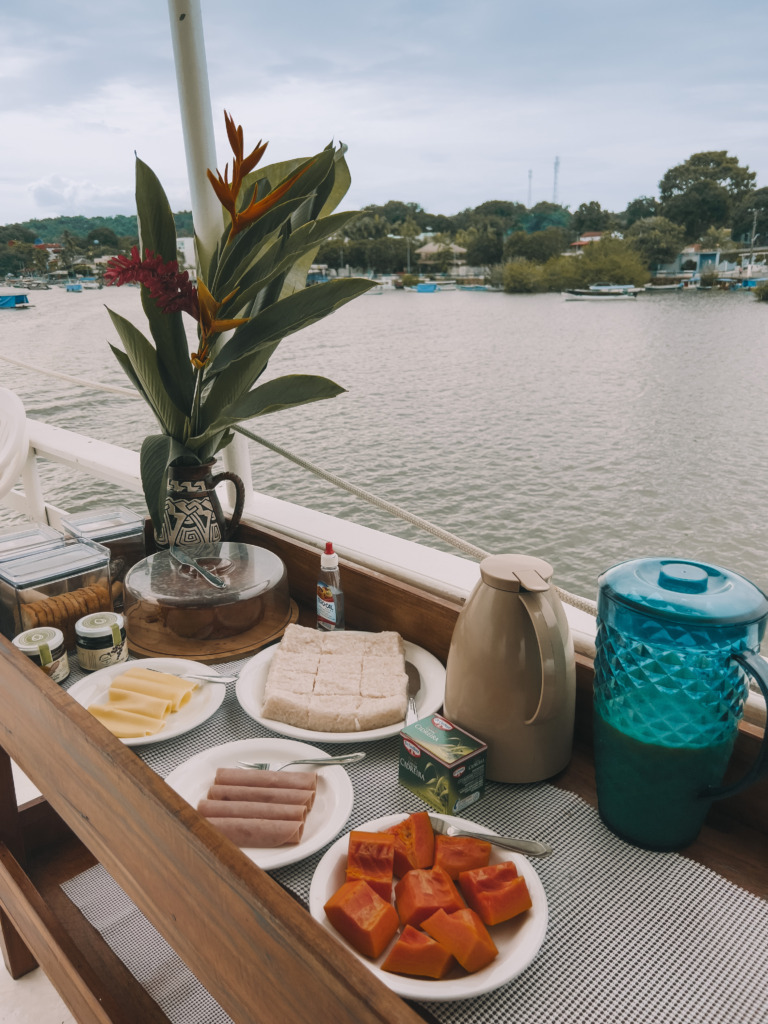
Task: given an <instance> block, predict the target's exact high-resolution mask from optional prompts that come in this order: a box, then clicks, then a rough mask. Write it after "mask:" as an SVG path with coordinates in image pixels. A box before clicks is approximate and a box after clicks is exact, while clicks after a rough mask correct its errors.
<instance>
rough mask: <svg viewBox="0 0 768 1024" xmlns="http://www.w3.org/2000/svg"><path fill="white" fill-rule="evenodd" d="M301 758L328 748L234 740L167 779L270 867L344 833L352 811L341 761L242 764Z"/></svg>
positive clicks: (194, 759) (298, 857)
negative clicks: (264, 767)
mask: <svg viewBox="0 0 768 1024" xmlns="http://www.w3.org/2000/svg"><path fill="white" fill-rule="evenodd" d="M300 757H302V758H303V757H330V755H329V754H328V753H327V751H324V750H321V749H320V748H319V747H313V746H310V745H309V744H308V743H298V742H296V741H294V740H288V739H248V740H235V741H233V742H232V743H223V744H221V745H220V746H218V747H211V748H210V749H209V750H204V751H202V752H201V753H199V754H195V755H194V757H191V758H189V760H188V761H185V762H184V763H183V764H180V765H179V766H178V768H174V770H173V771H172V772H171V773H170V775H168V776H167V777H166V780H165V781H166V782H167V784H168V785H169V786H170V787H171V789H173V790H174V791H175V792H176V793H178V794H179V796H182V797H183V798H184V799H185V800H186V801H187V802H188V803H190V804H191V805H192V806H193V807H194V808H195V809H196V810H198V811H199V812H200V814H202V815H203V817H205V818H207V819H208V820H209V821H210V822H211V824H212V825H213V826H214V828H216V829H217V830H218V831H220V832H221V833H222V834H223V835H226V836H227V838H229V839H231V840H232V842H233V843H235V845H237V846H240V847H241V849H242V851H243V853H244V854H245V855H246V856H247V857H250V859H251V860H252V861H253V862H254V863H255V864H258V866H259V867H260V868H264V869H265V870H268V871H269V870H271V869H273V868H279V867H283V866H284V865H286V864H295V863H296V862H297V861H300V860H303V859H304V857H308V856H309V855H310V854H312V853H316V852H317V851H318V850H321V849H322V848H323V847H324V846H325V845H327V844H328V843H330V842H331V840H333V839H335V838H336V836H337V835H338V834H339V832H341V830H342V829H343V828H344V825H345V824H346V822H347V820H348V818H349V815H350V814H351V812H352V804H353V802H354V790H353V788H352V783H351V781H350V778H349V776H348V775H347V772H346V769H344V768H343V767H341V766H340V765H329V766H328V767H327V768H326V767H323V766H322V765H320V766H318V767H317V768H315V767H314V766H307V765H304V766H302V765H295V766H290V767H288V768H284V769H283V770H282V771H280V772H269V771H260V770H254V769H250V770H249V769H243V768H239V767H238V765H237V762H238V761H287V760H290V759H291V758H300Z"/></svg>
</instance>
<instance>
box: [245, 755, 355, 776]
mask: <svg viewBox="0 0 768 1024" xmlns="http://www.w3.org/2000/svg"><path fill="white" fill-rule="evenodd" d="M364 757H365V751H363V750H358V751H357V752H356V753H354V754H340V755H339V757H300V758H297V759H296V760H295V761H238V762H237V763H238V764H239V765H240V767H241V768H260V769H262V770H263V771H270V772H279V771H280V770H281V769H282V768H287V767H288V765H289V764H319V765H327V764H356V763H357V762H358V761H362V760H363V758H364Z"/></svg>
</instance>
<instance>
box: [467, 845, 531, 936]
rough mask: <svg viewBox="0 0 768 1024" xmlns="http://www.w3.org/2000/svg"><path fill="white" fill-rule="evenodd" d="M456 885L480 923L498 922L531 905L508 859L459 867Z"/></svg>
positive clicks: (514, 868)
mask: <svg viewBox="0 0 768 1024" xmlns="http://www.w3.org/2000/svg"><path fill="white" fill-rule="evenodd" d="M459 885H460V886H461V891H462V893H463V895H464V899H465V900H466V901H467V903H468V904H469V906H470V907H471V908H472V909H473V910H474V911H476V912H477V914H478V915H479V916H480V919H481V921H482V922H483V924H487V925H493V924H500V923H501V922H502V921H509V920H510V919H511V918H513V917H517V915H518V914H522V913H524V912H525V911H526V910H530V909H531V907H532V906H533V904H532V902H531V896H530V893H529V892H528V886H527V884H526V881H525V879H524V878H521V877H519V876H518V874H517V868H516V867H515V865H514V864H513V863H512V861H509V860H508V861H503V862H502V863H501V864H489V865H488V867H484V868H474V869H472V870H470V871H462V872H461V874H460V875H459Z"/></svg>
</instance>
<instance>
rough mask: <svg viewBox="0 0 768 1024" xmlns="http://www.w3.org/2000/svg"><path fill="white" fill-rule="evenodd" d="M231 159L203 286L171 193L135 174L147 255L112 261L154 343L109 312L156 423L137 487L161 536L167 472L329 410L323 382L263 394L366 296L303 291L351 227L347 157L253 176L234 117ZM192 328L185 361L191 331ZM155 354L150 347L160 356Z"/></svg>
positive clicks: (329, 285)
mask: <svg viewBox="0 0 768 1024" xmlns="http://www.w3.org/2000/svg"><path fill="white" fill-rule="evenodd" d="M224 116H225V122H226V127H227V136H228V139H229V143H230V146H231V149H232V153H233V161H232V178H231V181H230V178H229V164H227V165H226V166H225V169H224V174H223V175H222V174H221V173H220V172H219V171H218V170H217V171H216V172H215V173H214V172H212V171H211V170H210V169H209V170H208V172H207V173H208V178H209V180H210V183H211V187H212V188H213V189H214V191H215V193H216V196H217V197H218V199H219V202H220V203H221V207H222V233H221V237H220V238H219V240H218V243H217V244H216V247H215V249H214V251H213V253H212V254H211V256H210V258H206V257H205V255H204V254H203V253H202V251H201V248H200V246H198V267H197V282H196V283H193V282H192V281H190V279H189V274H188V273H187V272H180V271H179V267H178V262H177V243H176V228H175V224H174V220H173V214H172V213H171V208H170V205H169V203H168V199H167V197H166V195H165V192H164V191H163V188H162V186H161V184H160V182H159V180H158V179H157V177H156V176H155V174H154V173H153V172H152V170H151V169H150V168H149V167H148V166H147V165H146V164H145V163H143V162H142V161H141V160H139V159H138V158H137V160H136V206H137V213H138V223H139V238H140V248H138V247H134V248H133V250H132V251H131V254H130V256H122V255H121V256H116V257H114V258H113V259H112V260H110V262H109V264H108V267H107V270H106V273H105V275H104V279H105V282H106V283H107V284H112V285H122V284H128V283H132V282H136V283H138V284H140V285H141V301H142V307H143V310H144V313H145V315H146V318H147V321H148V326H149V332H150V334H151V337H152V341H150V340H149V339H148V338H147V337H146V336H145V335H144V334H142V333H141V331H139V330H138V329H137V328H136V327H135V326H134V325H133V324H132V323H131V322H130V321H128V320H126V319H125V318H123V317H121V316H120V315H119V314H117V313H115V312H113V311H112V310H108V312H109V315H110V317H111V319H112V323H113V324H114V326H115V328H116V330H117V333H118V335H119V337H120V340H121V341H122V344H123V349H122V350H121V349H119V348H117V347H115V346H114V345H111V346H110V347H111V348H112V351H113V352H114V354H115V357H116V358H117V360H118V362H119V363H120V365H121V367H122V368H123V370H124V371H125V373H126V374H127V376H128V378H129V379H130V381H131V382H132V384H133V385H134V386H135V387H136V388H137V390H138V391H139V393H140V394H141V396H142V397H143V398H144V400H145V401H146V402H147V404H148V405H149V407H150V409H151V410H152V412H153V413H154V415H155V417H156V419H157V421H158V423H159V425H160V433H158V434H152V435H150V436H149V437H146V438H145V439H144V441H143V443H142V447H141V457H140V465H141V480H142V487H143V489H144V496H145V498H146V501H147V507H148V509H149V513H150V515H151V517H152V522H153V524H154V526H155V529H156V530H157V531H158V532H159V531H160V530H161V528H162V525H163V520H164V510H165V497H166V488H167V474H168V468H169V466H171V465H201V464H203V463H206V462H208V461H210V460H212V459H213V458H214V456H215V455H216V454H217V452H220V451H221V450H222V449H223V448H225V447H226V446H227V445H228V444H229V443H230V441H231V440H232V438H233V433H232V428H233V427H235V426H236V425H237V424H238V423H240V422H241V421H243V420H248V419H251V418H253V417H256V416H264V415H266V414H268V413H273V412H277V411H278V410H280V409H288V408H292V407H294V406H298V405H304V404H306V403H308V402H317V401H321V400H323V399H326V398H333V397H335V396H337V395H339V394H341V393H342V392H343V391H344V388H342V387H340V386H339V385H338V384H335V383H334V382H333V381H331V380H328V379H327V378H325V377H318V376H314V375H310V374H289V375H287V376H283V377H278V378H276V379H272V380H268V381H265V382H263V383H257V382H258V381H259V379H260V378H261V376H262V374H263V373H264V371H265V369H266V367H267V364H268V362H269V358H270V356H271V355H272V353H273V352H274V351H275V349H276V348H277V346H278V345H279V344H280V342H281V340H282V339H283V338H285V337H287V336H288V335H290V334H293V333H295V332H296V331H298V330H300V329H301V328H302V327H306V326H308V325H309V324H312V323H315V322H316V321H317V320H320V319H322V318H323V317H325V316H327V315H328V314H329V313H332V312H333V311H334V310H336V309H338V308H339V307H340V306H342V305H344V304H345V303H346V302H349V301H350V300H351V299H353V298H355V297H356V296H358V295H361V294H362V293H363V292H365V291H366V290H367V289H368V288H370V287H371V284H372V282H370V281H366V280H362V279H357V278H340V279H337V280H332V281H328V282H324V283H321V284H318V285H313V286H312V287H311V288H305V287H304V286H305V284H306V277H307V271H308V269H309V267H310V265H311V264H312V260H313V258H314V256H315V254H316V252H317V249H318V247H319V246H320V244H321V242H322V241H323V240H324V239H326V238H327V237H329V236H330V235H332V234H334V233H335V232H337V231H339V230H340V229H341V228H342V227H343V226H344V224H346V222H347V221H348V220H349V219H350V218H351V217H354V216H355V215H356V213H355V212H348V213H334V212H333V211H334V210H335V208H336V206H337V205H338V203H339V202H340V200H341V199H342V197H343V196H344V194H345V193H346V191H347V189H348V188H349V182H350V178H349V171H348V169H347V165H346V161H345V160H344V151H345V147H343V146H339V147H338V148H336V147H334V146H332V145H329V146H327V147H326V148H325V149H324V150H323V151H322V152H320V153H318V154H317V155H316V156H314V157H311V158H309V159H299V160H292V161H287V162H284V163H280V164H273V165H271V166H268V167H265V168H263V169H257V165H258V164H259V162H260V160H261V158H262V156H263V155H264V151H265V149H266V146H267V144H266V143H261V142H259V144H258V145H257V146H256V148H255V149H254V150H253V151H252V152H251V153H249V154H247V155H246V154H245V147H244V141H243V130H242V128H241V127H240V126H238V125H235V122H234V121H233V119H232V118H231V117H230V116H229V114H227V113H225V115H224ZM183 314H186V315H188V316H190V317H192V318H193V319H194V320H195V321H197V348H196V350H195V351H194V352H192V353H190V351H189V345H188V342H187V335H186V331H185V329H184V323H183V321H182V315H183ZM153 342H154V344H153Z"/></svg>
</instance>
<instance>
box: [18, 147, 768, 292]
mask: <svg viewBox="0 0 768 1024" xmlns="http://www.w3.org/2000/svg"><path fill="white" fill-rule="evenodd" d="M756 177H757V175H756V173H755V172H754V171H751V170H750V169H749V168H748V167H746V166H744V167H742V166H741V165H740V164H739V162H738V158H737V157H735V156H729V155H728V153H727V152H726V151H725V150H718V151H709V152H702V153H694V154H693V155H692V156H691V157H689V158H688V159H687V160H685V161H683V162H682V163H681V164H679V165H677V166H675V167H672V168H670V169H669V170H668V171H666V173H665V174H664V175H663V177H662V178H661V180H660V181H659V194H658V197H653V196H638V197H637V198H636V199H633V200H632V201H631V202H630V203H628V205H627V207H626V209H625V210H623V211H620V212H612V211H609V210H604V209H603V208H602V207H601V205H600V203H599V202H597V201H595V200H592V201H590V202H586V203H582V204H581V205H580V206H579V207H578V208H577V209H576V210H574V211H572V210H570V209H569V208H568V207H567V206H562V205H559V204H557V203H554V202H539V203H537V204H535V205H534V206H531V207H530V208H529V207H526V206H524V205H523V204H522V203H517V202H509V201H505V200H489V201H488V202H485V203H482V204H481V205H480V206H477V207H474V208H468V209H466V210H462V211H461V212H459V213H457V214H455V215H452V216H447V215H444V214H431V213H429V212H427V211H426V210H424V209H423V208H422V207H421V206H419V204H418V203H413V202H409V203H406V202H400V201H396V200H390V201H389V202H387V203H384V204H383V205H369V206H366V207H364V209H363V210H362V211H361V212H360V213H359V214H358V215H357V216H356V217H354V218H353V219H352V220H350V221H349V222H348V223H347V224H346V225H345V227H344V229H343V231H341V232H338V233H337V234H335V235H333V236H331V237H330V238H329V239H328V240H327V241H326V242H325V243H324V244H323V245H322V246H321V248H320V250H319V252H318V254H317V256H316V263H317V264H319V265H320V266H322V267H323V268H325V269H326V270H327V271H329V272H330V273H331V274H332V275H333V274H339V275H342V276H346V275H347V274H349V273H354V274H364V275H366V276H378V275H391V274H404V273H407V274H428V275H434V274H443V275H445V274H447V273H455V272H456V270H457V268H458V267H459V266H462V267H463V268H466V267H469V268H472V269H473V270H474V271H475V276H478V277H480V278H481V279H483V280H485V282H486V283H488V284H490V285H492V286H494V287H495V288H497V289H503V290H504V291H507V292H518V293H530V292H541V291H563V290H564V289H567V288H583V287H588V286H589V285H590V284H593V283H595V282H597V281H612V282H615V283H616V284H632V285H635V286H642V285H644V284H647V283H648V282H649V281H652V280H653V279H654V276H655V271H656V270H657V268H659V267H662V266H665V265H666V266H669V265H670V264H672V263H673V262H674V261H676V260H677V262H678V265H679V269H680V271H681V272H682V273H685V272H686V271H690V270H692V269H695V268H696V261H695V260H690V261H688V262H689V264H690V265H688V266H686V260H685V259H684V257H685V255H686V252H687V248H686V247H698V249H700V250H704V251H713V252H717V254H718V260H719V261H720V262H722V263H730V264H735V263H736V262H737V261H738V260H739V259H741V260H742V262H743V259H745V258H747V257H746V256H745V253H748V254H749V262H750V264H752V263H753V262H757V263H762V262H765V261H766V259H768V250H767V249H766V246H767V245H768V188H756V187H755V180H756ZM173 217H174V221H175V225H176V232H177V235H178V236H179V237H180V238H182V237H189V238H192V237H193V226H192V215H191V213H189V212H188V211H182V212H180V213H175V214H173ZM137 241H138V237H137V228H136V217H135V216H115V217H90V218H89V217H83V216H71V217H55V218H48V219H44V220H29V221H26V222H24V223H20V224H10V225H4V226H0V276H2V277H4V278H7V277H11V276H20V275H22V276H25V277H31V276H35V275H45V274H46V273H51V271H52V270H53V271H54V272H57V273H58V275H59V276H61V274H62V271H63V272H71V273H72V274H73V275H75V274H80V275H83V274H94V273H96V274H98V273H99V265H100V264H101V263H103V262H106V258H109V257H110V256H113V255H116V254H118V253H125V252H128V251H130V248H131V246H132V245H135V244H137ZM757 242H759V243H760V247H759V248H758V250H757V252H755V247H756V243H757ZM598 243H599V244H598ZM179 255H180V261H179V262H180V265H183V257H182V253H180V254H179ZM708 270H709V272H710V273H712V268H708ZM716 276H717V275H716V273H715V277H716ZM713 283H714V282H713ZM751 291H752V292H753V293H754V294H755V295H756V297H757V298H761V299H768V287H767V286H758V288H756V289H755V288H753V289H751Z"/></svg>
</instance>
